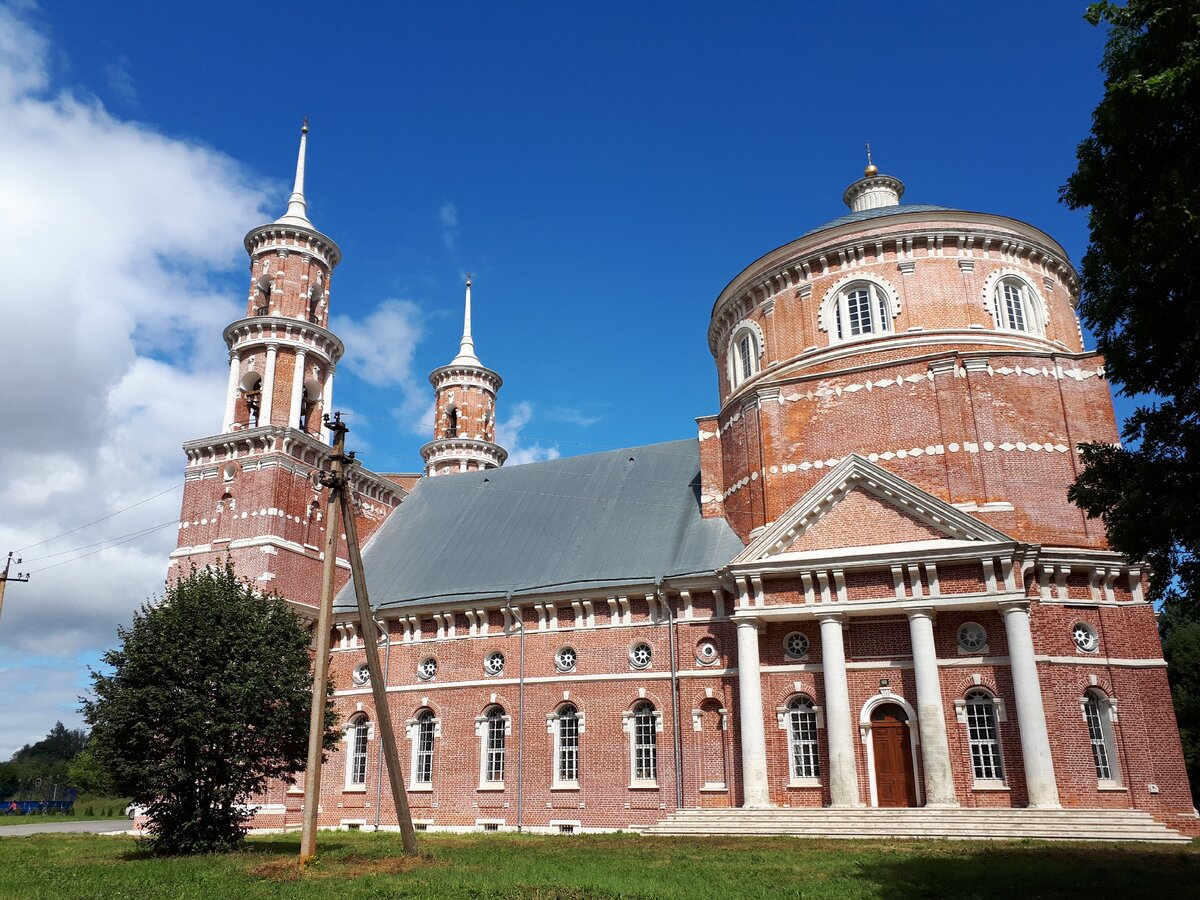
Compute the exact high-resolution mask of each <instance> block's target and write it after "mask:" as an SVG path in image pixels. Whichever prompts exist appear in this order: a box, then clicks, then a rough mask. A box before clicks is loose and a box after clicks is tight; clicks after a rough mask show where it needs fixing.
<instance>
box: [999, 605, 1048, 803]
mask: <svg viewBox="0 0 1200 900" xmlns="http://www.w3.org/2000/svg"><path fill="white" fill-rule="evenodd" d="M1000 613H1001V615H1003V616H1004V632H1005V634H1006V635H1007V636H1008V657H1009V665H1010V668H1011V670H1012V680H1013V699H1014V700H1015V701H1016V705H1017V724H1018V726H1019V727H1020V729H1021V759H1022V760H1023V761H1024V763H1025V784H1026V786H1027V788H1028V791H1029V805H1030V806H1032V807H1042V808H1051V809H1055V808H1057V807H1059V806H1061V803H1059V799H1058V783H1057V782H1056V781H1055V778H1054V761H1053V759H1052V757H1051V756H1050V735H1049V733H1048V732H1047V730H1046V711H1045V709H1044V708H1043V706H1042V685H1041V681H1040V680H1039V679H1038V671H1037V662H1036V661H1035V660H1034V656H1033V632H1032V631H1031V630H1030V628H1029V604H1028V603H1002V604H1001V605H1000Z"/></svg>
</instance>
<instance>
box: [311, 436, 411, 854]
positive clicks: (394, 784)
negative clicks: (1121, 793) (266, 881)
mask: <svg viewBox="0 0 1200 900" xmlns="http://www.w3.org/2000/svg"><path fill="white" fill-rule="evenodd" d="M325 425H326V427H327V428H328V429H329V430H330V431H332V432H333V433H334V438H333V455H332V456H330V458H329V461H330V471H329V472H326V473H323V474H322V476H321V483H322V484H323V485H325V486H326V487H328V488H329V503H328V506H327V509H328V519H327V521H326V528H327V529H328V530H327V533H326V536H325V566H324V569H323V570H322V577H321V608H320V611H319V612H318V617H317V648H316V654H317V657H316V660H314V664H313V703H312V715H311V719H310V722H309V738H308V768H307V769H306V770H305V777H304V829H303V832H302V834H301V837H300V864H301V865H303V864H304V863H306V862H308V861H309V860H310V859H312V858H313V857H314V856H316V853H317V812H318V807H319V806H320V802H321V754H322V748H321V735H322V733H323V732H324V728H325V691H324V686H325V683H326V681H327V679H328V677H329V632H330V627H331V625H332V619H333V585H334V575H335V572H336V562H337V536H338V532H339V530H340V527H339V518H340V519H341V520H343V521H344V526H343V527H345V529H346V549H347V551H348V553H349V556H350V573H351V580H352V581H353V583H354V593H355V596H356V597H357V599H358V618H359V629H360V632H361V633H362V636H363V644H364V646H365V648H366V655H367V671H368V672H369V673H370V681H371V695H372V697H373V698H374V700H375V718H376V721H377V722H378V725H379V739H380V744H381V745H382V747H383V755H384V759H385V760H386V761H387V770H388V781H389V782H390V784H391V789H392V801H393V803H394V804H395V806H396V815H397V816H398V818H399V820H400V835H401V839H402V841H403V844H404V852H405V853H409V854H414V853H416V852H417V835H416V829H414V828H413V824H412V816H411V815H410V813H409V809H408V793H407V791H405V789H404V773H403V770H402V769H401V768H400V756H399V751H398V750H397V744H396V733H395V731H394V729H393V728H392V716H391V711H390V710H389V708H388V702H387V684H386V683H385V681H384V672H383V668H382V666H380V664H379V638H378V628H377V626H376V625H375V617H374V615H373V614H372V612H371V602H370V600H369V598H368V596H367V580H366V576H365V574H364V570H363V563H362V551H361V549H360V548H359V545H358V524H357V523H356V521H355V519H354V510H353V509H352V508H351V506H350V491H349V489H348V487H349V486H348V479H347V477H346V468H347V464H348V463H350V462H352V461H353V459H354V454H353V453H351V454H349V455H347V454H346V452H345V451H346V432H347V431H349V430H350V429H349V428H347V427H346V426H345V425H344V424H342V417H341V414H340V413H334V416H333V419H332V420H330V418H329V416H328V415H326V416H325ZM318 686H319V688H320V689H318Z"/></svg>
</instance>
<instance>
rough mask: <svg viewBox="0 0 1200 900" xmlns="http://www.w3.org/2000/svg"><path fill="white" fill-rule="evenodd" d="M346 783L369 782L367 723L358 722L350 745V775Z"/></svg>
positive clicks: (361, 783)
mask: <svg viewBox="0 0 1200 900" xmlns="http://www.w3.org/2000/svg"><path fill="white" fill-rule="evenodd" d="M346 783H347V784H348V785H350V786H351V787H361V786H362V785H364V784H366V783H367V723H366V722H365V721H361V722H356V723H355V725H354V734H353V736H352V737H351V747H350V777H349V778H348V779H346Z"/></svg>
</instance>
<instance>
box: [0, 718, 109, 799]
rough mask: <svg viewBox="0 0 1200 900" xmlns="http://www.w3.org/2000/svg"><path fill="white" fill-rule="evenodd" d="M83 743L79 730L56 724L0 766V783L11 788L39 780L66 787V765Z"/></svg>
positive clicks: (82, 736) (81, 732)
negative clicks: (35, 741) (39, 738)
mask: <svg viewBox="0 0 1200 900" xmlns="http://www.w3.org/2000/svg"><path fill="white" fill-rule="evenodd" d="M86 741H87V735H86V734H85V733H84V731H83V730H82V729H79V728H67V727H66V726H65V725H63V723H62V722H56V723H55V724H54V727H53V728H51V729H50V732H49V733H48V734H47V735H46V736H45V737H44V738H42V739H41V740H40V741H38V742H37V743H35V744H26V745H25V746H24V747H22V748H21V749H20V750H18V751H17V752H16V753H14V754H13V755H12V758H11V759H9V761H8V762H5V763H0V784H2V785H5V786H6V787H9V788H10V789H11V788H14V787H16V786H17V785H30V784H33V783H34V782H35V781H37V780H38V779H41V780H42V782H43V783H44V784H47V785H48V784H51V783H57V784H60V785H66V783H67V777H68V776H67V766H68V764H69V763H70V762H71V759H72V758H73V757H74V756H75V755H76V754H77V753H79V751H80V750H82V749H83V745H84V743H85V742H86Z"/></svg>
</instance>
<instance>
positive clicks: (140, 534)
mask: <svg viewBox="0 0 1200 900" xmlns="http://www.w3.org/2000/svg"><path fill="white" fill-rule="evenodd" d="M177 523H178V520H177V519H172V520H171V521H169V522H163V523H162V524H161V525H152V526H151V527H149V528H146V529H144V530H142V531H138V532H135V533H134V534H133V535H131V536H130V537H127V538H125V539H124V540H119V541H116V542H114V543H110V544H109V545H108V546H107V547H101V548H100V549H99V550H93V551H92V552H91V553H84V554H83V555H82V556H74V557H72V558H71V559H64V560H63V561H62V562H56V563H54V564H53V565H49V566H46V567H45V568H43V569H38V570H37V571H36V572H31V573H30V574H31V575H37V574H40V573H42V572H49V571H50V570H51V569H57V568H58V567H59V566H65V565H66V564H67V563H73V562H78V561H79V560H81V559H87V558H88V557H89V556H95V555H96V554H97V553H103V552H104V551H105V550H111V549H113V548H114V547H119V546H121V545H122V544H128V543H129V542H130V541H136V540H137V539H138V538H141V537H145V536H147V535H150V534H153V533H154V532H156V531H162V530H163V529H164V528H167V527H169V526H171V525H175V524H177ZM43 558H45V557H43Z"/></svg>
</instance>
